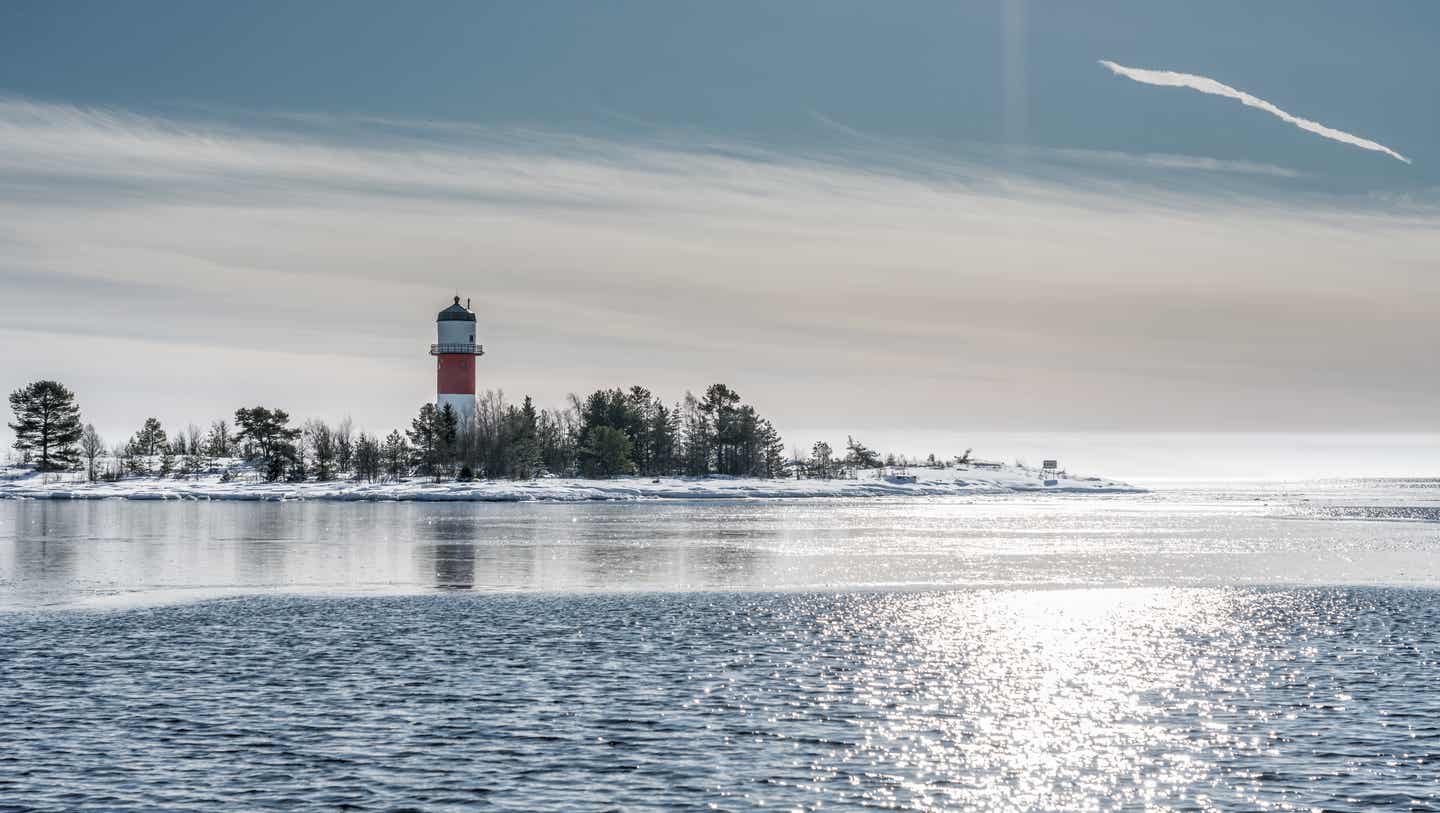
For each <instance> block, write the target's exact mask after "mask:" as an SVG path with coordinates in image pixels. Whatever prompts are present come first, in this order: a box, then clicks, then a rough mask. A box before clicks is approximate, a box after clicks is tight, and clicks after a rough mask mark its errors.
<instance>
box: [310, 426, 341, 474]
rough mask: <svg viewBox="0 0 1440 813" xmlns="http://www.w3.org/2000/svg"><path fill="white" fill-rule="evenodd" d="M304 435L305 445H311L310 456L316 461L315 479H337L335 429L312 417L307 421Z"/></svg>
mask: <svg viewBox="0 0 1440 813" xmlns="http://www.w3.org/2000/svg"><path fill="white" fill-rule="evenodd" d="M304 437H305V440H306V443H305V445H306V446H308V447H309V449H310V456H311V458H312V459H313V460H314V463H315V479H316V480H320V481H324V480H333V479H335V458H336V454H337V449H336V443H335V430H334V429H331V428H330V425H329V424H327V423H325V422H324V421H321V420H314V419H312V420H308V421H306V422H305V432H304Z"/></svg>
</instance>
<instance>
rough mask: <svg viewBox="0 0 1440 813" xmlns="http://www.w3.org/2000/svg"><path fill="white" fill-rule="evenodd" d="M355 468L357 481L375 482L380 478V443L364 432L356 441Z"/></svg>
mask: <svg viewBox="0 0 1440 813" xmlns="http://www.w3.org/2000/svg"><path fill="white" fill-rule="evenodd" d="M352 459H353V463H354V468H355V479H356V480H365V481H367V482H374V481H375V480H376V479H377V478H379V477H380V469H381V449H380V442H379V441H378V440H376V439H375V438H372V437H370V436H369V435H367V434H366V433H364V432H361V433H360V436H359V437H358V438H356V439H355V448H354V453H353V458H352Z"/></svg>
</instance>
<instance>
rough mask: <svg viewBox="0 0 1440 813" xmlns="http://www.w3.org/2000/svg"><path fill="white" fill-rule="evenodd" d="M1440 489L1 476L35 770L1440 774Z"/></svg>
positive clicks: (1407, 780)
mask: <svg viewBox="0 0 1440 813" xmlns="http://www.w3.org/2000/svg"><path fill="white" fill-rule="evenodd" d="M1436 497H1437V489H1436V485H1435V484H1434V483H1430V484H1428V485H1427V484H1426V483H1423V482H1421V483H1419V484H1401V485H1397V484H1394V483H1378V484H1377V483H1369V484H1365V483H1349V484H1339V485H1334V484H1332V485H1325V486H1316V485H1311V486H1306V487H1303V488H1302V487H1296V488H1293V489H1290V488H1285V489H1282V488H1277V487H1270V486H1267V487H1264V488H1240V487H1233V486H1226V487H1223V488H1221V487H1209V488H1205V489H1198V490H1185V491H1172V492H1167V493H1163V494H1156V495H1150V496H1145V497H1126V498H1100V499H1098V500H1097V499H1095V498H1088V499H1081V498H1056V499H1033V498H1032V499H1028V500H1016V499H985V500H974V501H934V502H922V501H915V502H878V501H877V502H868V503H767V502H758V503H727V504H664V505H588V506H556V505H548V506H547V505H539V506H523V505H522V506H483V505H482V506H466V505H460V506H456V505H441V506H423V505H372V506H358V505H323V504H304V505H193V504H190V505H136V504H130V503H123V502H106V503H77V504H71V503H40V502H37V503H8V504H7V503H0V608H3V609H0V743H3V748H0V810H7V809H15V810H32V809H35V810H47V809H48V810H76V809H86V810H119V809H131V810H153V809H165V808H169V809H177V810H208V809H247V810H251V809H265V810H293V809H317V810H318V809H325V810H329V809H366V810H396V809H407V808H408V809H423V810H447V809H454V810H468V809H493V808H498V809H515V810H560V809H576V808H578V809H608V808H623V809H640V808H654V807H674V808H704V807H706V806H711V805H713V806H715V807H718V808H720V809H749V808H753V807H759V806H761V805H764V806H766V807H773V808H777V809H786V810H788V809H815V808H823V809H844V808H847V807H856V806H865V805H868V806H875V807H896V808H906V809H916V808H918V809H965V808H973V809H1015V810H1033V809H1120V808H1132V809H1134V808H1145V807H1152V808H1173V809H1207V808H1217V809H1230V810H1253V809H1260V808H1264V807H1276V808H1282V809H1283V808H1291V807H1293V808H1299V809H1310V808H1318V809H1335V810H1370V809H1377V808H1385V807H1389V808H1399V809H1437V808H1440V593H1437V592H1436V590H1435V588H1436V587H1437V586H1440V578H1437V575H1436V574H1437V572H1440V570H1437V567H1436V559H1437V556H1436V554H1437V551H1440V523H1436V522H1434V521H1432V520H1430V519H1427V518H1426V517H1427V514H1426V509H1433V508H1434V507H1435V505H1434V504H1435V500H1436Z"/></svg>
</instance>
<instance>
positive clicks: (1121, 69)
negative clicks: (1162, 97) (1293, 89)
mask: <svg viewBox="0 0 1440 813" xmlns="http://www.w3.org/2000/svg"><path fill="white" fill-rule="evenodd" d="M1100 64H1101V65H1104V66H1105V67H1107V68H1109V69H1110V70H1112V71H1114V72H1115V73H1117V74H1119V75H1120V76H1123V77H1125V78H1126V79H1134V80H1135V81H1136V82H1143V83H1145V84H1147V85H1163V86H1165V87H1177V88H1190V89H1192V90H1198V91H1200V92H1201V93H1213V94H1215V95H1216V96H1225V97H1227V98H1231V99H1236V100H1238V101H1239V102H1240V103H1241V104H1244V105H1247V106H1249V107H1258V108H1259V109H1261V110H1264V111H1265V112H1266V113H1269V114H1271V115H1272V116H1276V117H1277V118H1280V119H1283V120H1285V121H1288V122H1290V123H1291V124H1293V125H1295V126H1296V127H1299V128H1300V129H1302V130H1309V131H1310V132H1312V133H1315V134H1316V135H1322V136H1324V137H1326V138H1329V139H1333V140H1335V141H1339V142H1341V143H1344V144H1350V145H1351V146H1355V147H1359V148H1361V149H1364V150H1374V151H1375V152H1383V153H1385V154H1386V155H1388V156H1390V157H1391V158H1396V159H1399V160H1401V161H1404V162H1405V163H1407V164H1408V163H1410V159H1409V158H1406V157H1405V156H1403V155H1401V154H1400V153H1398V152H1396V151H1394V150H1392V149H1390V148H1389V147H1387V146H1385V145H1384V144H1377V143H1376V142H1374V141H1371V140H1370V139H1368V138H1361V137H1360V136H1357V135H1351V134H1349V133H1347V132H1344V131H1343V130H1336V129H1335V128H1333V127H1326V126H1325V125H1323V124H1321V123H1320V122H1318V121H1311V120H1309V119H1302V118H1300V117H1299V116H1292V115H1290V114H1289V113H1286V112H1285V111H1284V110H1281V109H1280V108H1278V107H1276V106H1275V105H1273V104H1270V103H1269V102H1267V101H1265V100H1264V99H1259V98H1256V97H1254V96H1251V95H1250V94H1248V93H1246V92H1245V91H1243V90H1236V89H1235V88H1232V87H1230V86H1229V85H1225V84H1221V83H1220V82H1217V81H1215V80H1214V79H1211V78H1209V77H1205V76H1196V75H1195V74H1193V73H1176V72H1175V71H1147V70H1144V69H1143V68H1127V67H1125V66H1124V65H1116V64H1115V63H1114V62H1111V61H1109V60H1107V59H1102V60H1100Z"/></svg>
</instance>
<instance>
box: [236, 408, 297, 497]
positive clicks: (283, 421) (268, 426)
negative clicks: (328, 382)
mask: <svg viewBox="0 0 1440 813" xmlns="http://www.w3.org/2000/svg"><path fill="white" fill-rule="evenodd" d="M235 425H236V426H237V427H239V429H240V431H239V432H237V433H236V434H235V440H236V441H237V442H241V443H244V444H246V445H247V446H248V447H250V448H251V449H252V451H253V454H254V459H255V460H256V461H258V462H259V463H260V465H261V466H262V468H263V470H264V473H265V479H266V480H269V481H270V482H272V483H273V482H275V481H276V480H279V479H280V478H281V477H282V476H283V475H284V474H285V471H286V469H287V468H288V467H290V466H293V465H295V464H296V463H297V462H298V461H299V450H298V449H296V448H295V441H296V440H297V439H298V438H299V437H300V430H299V429H298V428H295V427H293V426H290V413H288V412H286V411H285V410H283V409H273V410H272V409H266V408H265V407H263V406H257V407H253V408H249V409H246V408H241V409H237V410H235ZM302 470H303V467H302Z"/></svg>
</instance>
